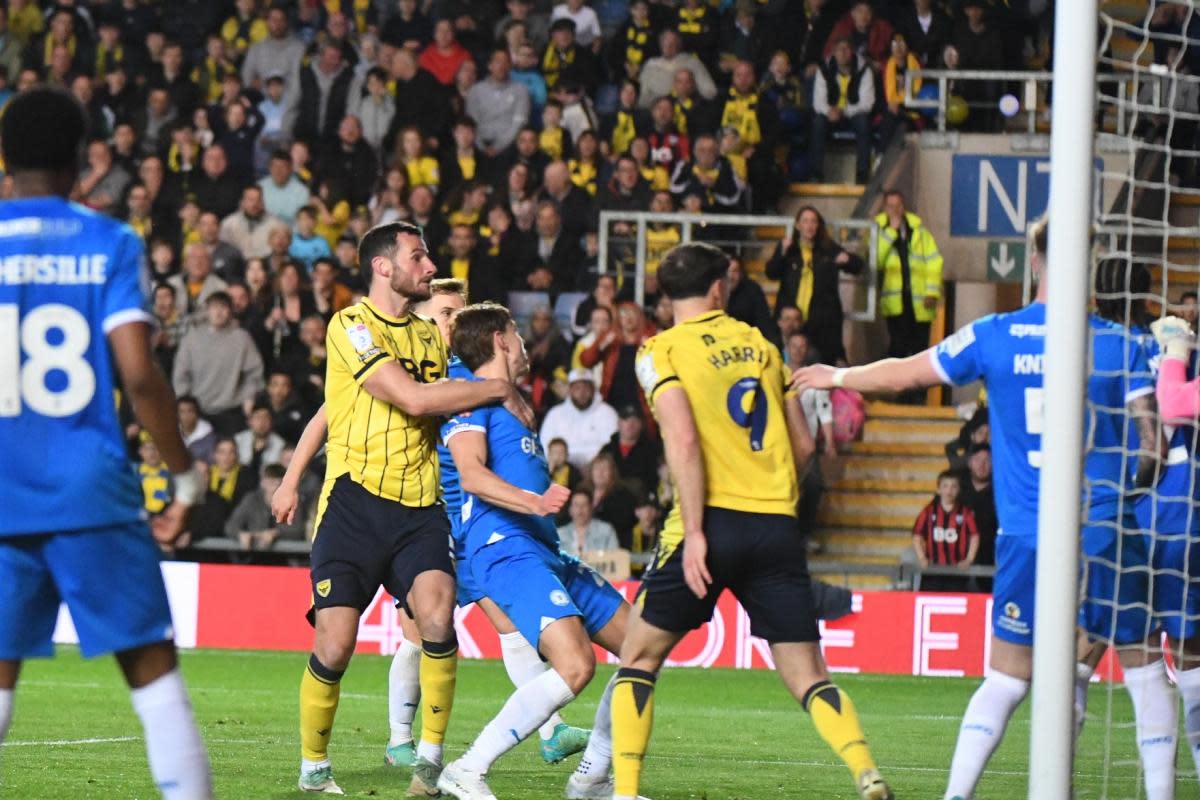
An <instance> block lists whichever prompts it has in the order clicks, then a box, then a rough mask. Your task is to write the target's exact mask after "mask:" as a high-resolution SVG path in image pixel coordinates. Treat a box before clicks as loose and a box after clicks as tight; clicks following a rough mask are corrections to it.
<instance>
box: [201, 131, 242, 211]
mask: <svg viewBox="0 0 1200 800" xmlns="http://www.w3.org/2000/svg"><path fill="white" fill-rule="evenodd" d="M228 167H229V161H228V159H226V157H225V148H223V147H221V145H219V144H214V145H211V146H210V147H209V148H208V149H207V150H205V151H204V155H203V156H202V157H201V159H200V174H199V175H197V176H196V177H195V178H194V179H193V180H192V182H191V190H190V191H191V192H192V194H194V195H195V197H196V203H197V205H199V206H200V208H202V209H204V210H205V211H211V212H213V213H214V214H216V215H217V216H218V217H226V216H228V215H229V214H232V213H233V211H234V210H235V209H236V208H237V206H238V201H239V199H240V198H241V196H242V185H241V184H240V183H239V182H238V181H237V179H236V178H234V177H233V176H232V175H230V174H229V169H228Z"/></svg>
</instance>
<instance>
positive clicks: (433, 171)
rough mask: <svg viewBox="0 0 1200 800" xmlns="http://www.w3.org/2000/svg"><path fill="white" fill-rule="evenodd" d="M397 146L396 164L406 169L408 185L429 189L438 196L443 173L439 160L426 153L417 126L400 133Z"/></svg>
mask: <svg viewBox="0 0 1200 800" xmlns="http://www.w3.org/2000/svg"><path fill="white" fill-rule="evenodd" d="M397 145H398V146H397V149H396V159H395V162H394V163H395V164H397V165H398V166H402V167H404V170H405V174H406V175H407V177H408V185H409V186H411V187H413V188H416V187H418V186H425V187H428V188H429V190H430V191H431V192H433V193H434V194H435V195H436V194H437V191H438V188H439V187H440V185H441V172H440V170H439V168H438V162H437V159H436V158H434V157H433V156H431V155H428V154H426V152H425V141H424V139H423V138H422V137H421V131H420V130H419V129H418V128H417V127H416V126H410V127H408V128H405V129H404V130H402V131H400V138H399V140H398V141H397Z"/></svg>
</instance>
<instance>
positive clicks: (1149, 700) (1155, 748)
mask: <svg viewBox="0 0 1200 800" xmlns="http://www.w3.org/2000/svg"><path fill="white" fill-rule="evenodd" d="M1125 688H1126V689H1128V690H1129V698H1130V699H1131V700H1132V701H1133V718H1134V721H1135V722H1136V723H1137V725H1136V728H1137V743H1138V752H1139V753H1140V754H1141V757H1142V770H1143V772H1144V774H1145V778H1146V800H1171V798H1173V797H1174V796H1175V748H1176V741H1175V740H1176V738H1177V735H1178V734H1177V731H1178V730H1179V703H1178V702H1177V701H1176V700H1175V691H1174V690H1173V689H1172V688H1171V684H1170V683H1168V682H1167V668H1166V665H1165V664H1164V663H1163V662H1162V661H1161V660H1159V661H1155V662H1154V663H1153V664H1147V665H1146V666H1144V667H1131V668H1128V669H1126V670H1125Z"/></svg>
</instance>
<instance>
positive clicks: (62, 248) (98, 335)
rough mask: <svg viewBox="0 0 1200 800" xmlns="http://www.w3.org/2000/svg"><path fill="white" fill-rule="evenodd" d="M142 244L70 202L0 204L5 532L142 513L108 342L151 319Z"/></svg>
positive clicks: (124, 519) (65, 527)
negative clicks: (121, 330)
mask: <svg viewBox="0 0 1200 800" xmlns="http://www.w3.org/2000/svg"><path fill="white" fill-rule="evenodd" d="M144 263H145V258H144V249H143V246H142V242H141V239H139V238H138V236H137V234H136V233H134V231H133V229H132V228H130V227H129V226H128V225H126V224H124V223H122V222H119V221H117V220H114V219H111V218H109V217H105V216H102V215H100V214H97V213H95V212H93V211H90V210H89V209H87V208H84V207H83V206H80V205H76V204H74V203H69V202H67V201H66V200H63V199H60V198H50V197H40V198H26V199H19V200H11V201H7V202H4V203H0V497H2V498H3V500H0V536H19V535H23V534H36V533H56V532H63V531H70V530H81V529H90V528H98V527H104V526H110V525H119V524H124V523H129V522H133V521H136V520H139V519H142V518H143V511H142V496H141V489H140V487H139V485H138V481H137V478H136V477H135V474H134V471H133V468H132V465H131V464H130V462H129V458H128V455H127V453H126V448H125V438H124V434H123V432H122V430H121V425H120V422H119V420H118V417H117V408H116V401H115V389H116V380H115V376H114V373H113V366H112V355H111V353H110V352H109V347H108V340H107V335H108V333H109V332H110V331H112V330H114V329H115V328H118V327H120V326H122V325H125V324H128V323H131V322H152V321H153V317H151V315H150V314H149V313H148V311H147V310H146V308H147V289H148V286H147V282H146V281H147V276H146V273H145V270H144Z"/></svg>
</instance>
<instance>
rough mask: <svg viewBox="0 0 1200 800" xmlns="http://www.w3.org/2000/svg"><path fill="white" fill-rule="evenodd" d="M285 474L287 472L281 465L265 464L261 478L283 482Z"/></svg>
mask: <svg viewBox="0 0 1200 800" xmlns="http://www.w3.org/2000/svg"><path fill="white" fill-rule="evenodd" d="M286 474H287V470H286V469H284V468H283V465H282V464H267V465H266V466H265V467H263V470H262V476H263V477H264V478H273V479H275V480H277V481H281V480H283V476H284V475H286Z"/></svg>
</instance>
